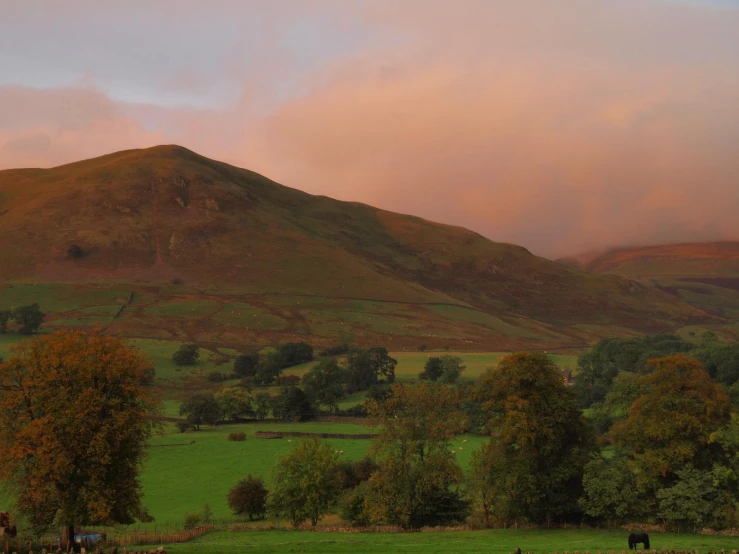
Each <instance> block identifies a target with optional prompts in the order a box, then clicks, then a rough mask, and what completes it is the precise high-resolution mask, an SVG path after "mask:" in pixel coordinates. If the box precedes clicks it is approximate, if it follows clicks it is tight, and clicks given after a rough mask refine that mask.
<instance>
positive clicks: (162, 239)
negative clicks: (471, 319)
mask: <svg viewBox="0 0 739 554" xmlns="http://www.w3.org/2000/svg"><path fill="white" fill-rule="evenodd" d="M0 276H1V278H2V281H4V282H8V283H12V282H54V283H92V282H105V281H115V282H132V283H133V282H147V283H151V284H156V283H171V282H173V281H176V282H184V283H187V284H188V285H190V286H193V287H197V288H198V290H200V291H202V292H203V293H205V292H208V291H210V292H214V291H221V292H222V291H229V292H230V293H232V294H235V295H263V296H264V295H267V296H268V295H298V296H299V295H303V296H306V297H314V298H319V297H320V298H343V299H357V300H368V301H377V302H388V303H408V304H414V303H415V304H419V305H425V304H428V305H448V306H458V307H462V308H465V309H469V310H474V311H476V312H479V313H482V314H491V315H494V316H495V317H498V318H501V321H503V322H504V323H505V324H506V325H514V326H515V325H524V324H526V325H530V326H531V325H534V326H537V325H538V326H547V327H549V328H551V329H552V330H554V329H557V333H558V334H559V335H558V336H559V337H560V339H561V340H560V342H568V341H572V340H580V339H582V337H583V336H584V335H583V333H585V330H584V329H582V328H580V327H581V326H583V325H591V326H592V328H591V329H590V330H589V331H588V332H590V333H593V332H595V333H596V335H597V334H598V333H599V332H600V331H598V329H604V331H603V333H606V334H608V333H611V332H614V331H613V330H612V329H611V330H605V329H607V328H609V327H618V328H621V329H623V328H627V329H632V330H636V331H655V330H665V329H669V328H671V327H674V326H677V325H681V324H684V323H686V322H691V321H705V320H706V319H707V318H708V319H710V316H708V315H706V314H705V313H704V312H701V311H699V310H697V309H695V308H693V307H691V306H689V305H687V304H686V303H684V302H681V301H680V300H678V299H676V298H674V297H673V296H671V295H669V294H665V293H663V292H660V291H658V290H655V289H654V288H652V287H649V286H645V285H644V284H640V283H638V282H635V281H631V280H628V279H625V278H622V277H618V276H600V275H593V274H591V273H588V272H585V271H582V270H580V269H577V268H572V267H565V266H563V265H562V264H558V263H555V262H552V261H549V260H545V259H543V258H540V257H537V256H534V255H532V254H531V253H530V252H529V251H527V250H526V249H525V248H522V247H520V246H515V245H512V244H504V243H497V242H493V241H491V240H488V239H487V238H485V237H483V236H481V235H479V234H477V233H474V232H472V231H469V230H466V229H463V228H460V227H455V226H450V225H442V224H439V223H433V222H430V221H427V220H424V219H421V218H418V217H413V216H409V215H402V214H397V213H392V212H388V211H384V210H380V209H376V208H373V207H371V206H367V205H364V204H359V203H353V202H341V201H337V200H333V199H331V198H327V197H324V196H313V195H310V194H307V193H305V192H301V191H299V190H295V189H291V188H288V187H285V186H282V185H280V184H278V183H275V182H273V181H270V180H269V179H267V178H266V177H263V176H261V175H259V174H257V173H254V172H251V171H248V170H245V169H239V168H237V167H233V166H231V165H228V164H225V163H220V162H217V161H213V160H210V159H208V158H205V157H203V156H200V155H198V154H196V153H194V152H191V151H190V150H187V149H185V148H182V147H180V146H172V145H169V146H157V147H154V148H148V149H141V150H128V151H123V152H117V153H114V154H109V155H106V156H102V157H99V158H94V159H90V160H85V161H80V162H76V163H72V164H67V165H63V166H59V167H55V168H51V169H14V170H6V171H0ZM308 332H309V333H310V332H311V331H310V330H308ZM549 342H551V340H550V341H549ZM555 342H556V341H555Z"/></svg>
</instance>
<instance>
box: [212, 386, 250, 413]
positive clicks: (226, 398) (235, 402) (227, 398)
mask: <svg viewBox="0 0 739 554" xmlns="http://www.w3.org/2000/svg"><path fill="white" fill-rule="evenodd" d="M214 398H215V400H216V402H217V403H218V406H219V408H220V413H222V414H223V415H224V416H225V418H226V419H229V420H231V421H237V420H239V419H241V418H244V417H249V416H251V415H253V414H254V409H253V408H252V400H253V399H252V396H251V394H249V391H247V390H246V389H245V388H244V387H238V386H234V387H224V388H222V389H221V390H219V391H218V392H217V393H215V395H214Z"/></svg>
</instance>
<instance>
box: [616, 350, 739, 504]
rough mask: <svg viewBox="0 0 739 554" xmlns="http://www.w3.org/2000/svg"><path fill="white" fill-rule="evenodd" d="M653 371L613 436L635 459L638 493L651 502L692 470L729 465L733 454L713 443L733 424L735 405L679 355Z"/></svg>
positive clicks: (656, 362) (655, 364)
mask: <svg viewBox="0 0 739 554" xmlns="http://www.w3.org/2000/svg"><path fill="white" fill-rule="evenodd" d="M649 365H650V368H649V370H650V372H649V374H648V375H645V376H643V377H641V378H640V380H639V382H640V384H641V385H642V387H643V388H644V389H643V390H644V394H642V396H640V397H639V398H637V399H636V401H635V402H634V404H633V406H632V408H631V411H630V412H629V416H628V418H627V419H626V420H624V421H621V422H619V423H617V424H616V425H615V426H614V429H613V435H614V439H615V441H616V442H617V444H619V445H620V446H622V447H623V448H624V449H625V450H626V451H627V452H628V453H629V454H630V456H631V459H632V460H631V467H632V471H633V472H634V474H635V475H636V478H637V485H638V487H639V489H640V491H642V492H643V493H645V494H648V496H649V497H650V498H652V495H653V493H654V492H655V491H656V490H658V489H660V488H663V487H665V486H668V485H670V484H672V483H674V481H675V480H676V479H677V474H676V471H678V470H681V469H683V468H684V467H686V466H687V465H688V464H690V465H693V466H694V467H695V468H696V469H698V470H701V471H710V470H712V469H713V467H714V465H715V464H717V463H722V464H726V463H728V460H729V459H731V458H733V452H731V451H727V450H726V448H724V446H722V445H721V444H720V443H719V442H718V441H716V440H715V435H716V433H717V432H718V431H720V430H721V429H722V428H725V427H726V426H727V425H728V424H729V423H730V422H731V415H730V414H731V402H730V401H729V398H728V396H727V395H726V393H725V392H724V391H723V390H722V389H721V387H720V386H719V385H716V384H715V383H713V382H711V380H710V378H709V376H708V374H707V373H706V371H705V370H704V369H703V367H702V365H701V364H700V362H698V361H697V360H695V359H693V358H689V357H687V356H684V355H676V356H669V357H666V358H658V359H655V360H651V361H650V362H649Z"/></svg>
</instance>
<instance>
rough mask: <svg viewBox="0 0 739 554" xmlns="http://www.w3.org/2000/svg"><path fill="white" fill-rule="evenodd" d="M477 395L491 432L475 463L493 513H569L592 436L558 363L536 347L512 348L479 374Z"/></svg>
mask: <svg viewBox="0 0 739 554" xmlns="http://www.w3.org/2000/svg"><path fill="white" fill-rule="evenodd" d="M478 394H479V397H480V400H481V401H482V403H483V409H484V410H485V412H486V413H487V419H488V423H487V428H488V430H489V431H490V434H491V438H490V442H489V443H488V444H487V445H486V446H484V447H483V449H484V450H485V452H483V453H482V454H481V455H480V456H481V459H480V462H481V463H483V462H484V463H485V464H486V465H487V469H488V472H489V474H490V478H489V479H488V481H489V482H490V483H491V485H492V486H494V487H495V491H494V492H495V494H492V495H490V496H491V497H492V498H494V503H495V506H494V507H493V512H494V513H495V515H496V517H498V518H500V519H504V520H517V519H519V518H524V519H527V520H530V521H533V522H536V523H543V522H549V521H552V520H567V519H570V518H573V517H576V516H577V515H578V514H579V507H578V504H577V499H578V497H579V496H580V491H581V488H582V474H583V468H584V466H585V464H586V463H587V461H588V460H589V459H590V456H591V454H592V452H593V451H594V441H593V437H592V433H591V432H590V430H589V428H588V426H587V425H586V422H585V420H584V419H583V417H582V415H581V413H580V410H579V409H578V405H577V398H576V397H575V394H574V393H573V392H572V391H570V390H569V389H568V388H567V387H566V385H565V384H564V382H563V380H562V375H561V373H560V371H559V368H557V366H555V365H554V363H552V362H551V361H550V360H549V358H547V356H546V355H545V354H542V353H525V352H519V353H516V354H511V355H510V356H506V357H505V358H503V359H502V360H501V361H500V363H499V364H498V367H497V369H495V370H489V371H488V372H487V373H486V374H485V375H483V377H482V380H481V383H480V387H479V391H478Z"/></svg>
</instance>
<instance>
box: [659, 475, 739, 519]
mask: <svg viewBox="0 0 739 554" xmlns="http://www.w3.org/2000/svg"><path fill="white" fill-rule="evenodd" d="M675 474H676V476H677V478H678V479H677V481H676V482H675V483H674V484H673V485H672V486H671V487H667V488H664V489H661V490H659V491H657V500H659V516H660V517H661V518H664V519H665V520H666V521H668V522H669V523H671V524H673V525H685V526H690V527H693V529H695V530H696V531H697V530H699V529H700V528H701V527H704V526H709V525H712V524H715V523H717V521H720V520H725V518H726V514H727V513H729V511H730V509H731V508H732V506H731V502H730V501H729V502H728V503H727V502H726V500H727V499H726V498H724V499H723V500H724V502H721V498H720V493H719V490H718V489H717V488H716V486H715V484H714V480H713V475H712V474H711V472H708V471H700V470H698V469H696V468H694V467H691V466H686V467H684V468H683V469H681V470H677V471H676V472H675ZM728 500H730V499H728ZM723 523H724V522H723V521H722V522H721V524H723Z"/></svg>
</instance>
